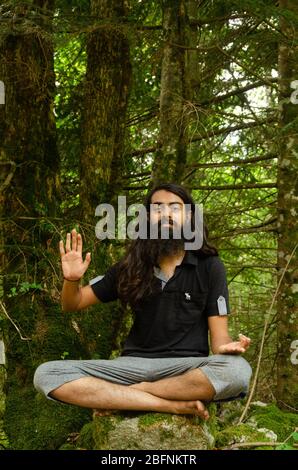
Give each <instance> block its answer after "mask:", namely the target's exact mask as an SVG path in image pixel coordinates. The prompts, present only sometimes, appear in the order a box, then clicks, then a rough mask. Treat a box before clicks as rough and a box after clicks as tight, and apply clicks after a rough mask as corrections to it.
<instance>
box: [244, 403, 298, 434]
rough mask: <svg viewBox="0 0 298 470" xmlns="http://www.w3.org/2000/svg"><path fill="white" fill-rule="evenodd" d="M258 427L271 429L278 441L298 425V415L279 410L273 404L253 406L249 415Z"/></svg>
mask: <svg viewBox="0 0 298 470" xmlns="http://www.w3.org/2000/svg"><path fill="white" fill-rule="evenodd" d="M250 418H253V419H254V420H255V421H256V422H257V424H258V427H259V428H266V429H270V430H272V431H273V432H274V433H275V434H276V435H277V437H278V441H281V442H282V441H284V440H285V439H286V438H287V437H288V436H289V435H290V434H291V433H292V432H293V431H294V430H295V428H297V427H298V415H297V414H294V413H290V412H288V411H282V410H280V409H279V408H278V407H277V406H276V405H275V404H271V405H267V406H264V407H260V406H257V407H256V406H254V407H253V411H252V413H251V415H250Z"/></svg>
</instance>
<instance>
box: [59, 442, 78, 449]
mask: <svg viewBox="0 0 298 470" xmlns="http://www.w3.org/2000/svg"><path fill="white" fill-rule="evenodd" d="M59 450H76V446H75V445H74V444H69V443H68V442H67V443H66V444H63V445H62V446H60V447H59Z"/></svg>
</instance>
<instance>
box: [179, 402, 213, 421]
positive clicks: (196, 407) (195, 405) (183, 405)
mask: <svg viewBox="0 0 298 470" xmlns="http://www.w3.org/2000/svg"><path fill="white" fill-rule="evenodd" d="M172 412H173V413H176V414H194V415H197V416H200V418H202V419H204V420H207V419H209V413H208V410H206V408H205V406H204V404H203V403H202V402H201V401H199V400H196V401H175V402H173V411H172Z"/></svg>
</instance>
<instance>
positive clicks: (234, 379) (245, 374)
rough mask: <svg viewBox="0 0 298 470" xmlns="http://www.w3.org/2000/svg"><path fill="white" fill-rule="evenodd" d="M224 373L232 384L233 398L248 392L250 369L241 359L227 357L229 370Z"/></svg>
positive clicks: (238, 357) (239, 357)
mask: <svg viewBox="0 0 298 470" xmlns="http://www.w3.org/2000/svg"><path fill="white" fill-rule="evenodd" d="M226 373H227V374H228V375H229V377H230V382H231V383H232V384H233V388H234V393H235V396H237V395H240V394H241V393H242V394H246V393H247V392H248V389H249V383H250V379H251V375H252V368H251V366H250V365H249V363H248V362H247V361H246V360H245V359H244V358H243V357H241V356H232V355H231V356H229V370H228V371H226ZM237 392H238V393H237Z"/></svg>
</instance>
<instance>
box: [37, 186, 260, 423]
mask: <svg viewBox="0 0 298 470" xmlns="http://www.w3.org/2000/svg"><path fill="white" fill-rule="evenodd" d="M187 207H191V210H190V211H187V210H186V208H187ZM194 207H195V204H194V201H193V199H192V198H191V196H190V195H189V194H188V193H187V192H186V191H185V189H184V188H182V187H181V186H179V185H176V184H171V183H167V184H162V185H159V186H157V187H155V188H154V189H153V190H152V191H151V192H150V193H149V195H148V197H147V200H146V209H147V221H148V227H155V228H156V227H157V228H158V230H157V233H158V236H157V238H155V239H150V238H147V239H146V238H145V239H141V238H138V239H136V240H134V241H133V242H132V243H131V245H130V247H129V248H128V251H127V253H126V255H125V256H124V258H123V259H122V260H120V261H119V262H118V263H116V264H114V265H113V266H111V268H110V269H109V270H108V271H107V272H106V274H105V276H104V277H103V278H102V279H100V280H98V279H97V278H95V280H93V281H91V282H90V283H89V285H87V286H84V287H81V286H80V285H79V283H80V280H81V278H82V276H83V275H84V273H85V272H86V270H87V268H88V266H89V264H90V261H91V255H90V253H87V255H86V258H85V261H83V259H82V237H81V235H80V234H77V233H76V231H75V229H74V230H72V233H71V234H70V233H68V234H67V238H66V246H65V250H64V244H63V241H62V240H61V241H60V254H61V261H62V270H63V275H64V284H63V289H62V307H63V310H64V311H75V310H82V309H84V308H86V307H88V306H90V305H93V304H95V303H98V302H100V301H101V302H109V301H113V300H116V299H117V298H119V299H121V301H122V302H123V304H130V305H131V307H132V309H133V312H134V316H135V318H134V324H133V326H132V328H131V331H130V333H129V335H128V337H127V339H126V342H125V345H124V348H123V351H122V354H121V356H120V357H117V358H116V359H112V360H103V359H100V360H86V361H85V360H63V361H51V362H47V363H45V364H42V365H41V366H39V367H38V369H37V370H36V373H35V376H34V384H35V387H36V388H37V390H39V391H42V392H43V393H44V394H45V395H46V396H47V397H48V398H49V399H54V400H58V401H62V402H65V403H71V404H75V405H79V406H83V407H90V408H97V409H124V410H150V411H158V412H167V413H174V414H197V415H199V416H201V417H202V418H203V419H208V417H209V415H208V411H207V410H206V408H205V405H204V403H205V402H209V401H212V400H215V401H217V400H218V401H220V400H228V399H234V398H239V397H243V396H245V394H246V392H247V390H248V386H249V380H250V376H251V367H250V365H249V364H248V363H247V361H246V360H245V359H243V358H242V357H241V356H240V355H241V353H244V352H245V351H246V349H247V348H248V346H249V343H250V339H249V338H247V337H245V336H243V335H239V341H232V339H231V338H230V337H229V334H228V324H227V314H228V313H229V302H228V289H227V281H226V275H225V268H224V265H223V263H222V261H221V260H220V258H219V256H218V253H217V250H216V249H215V248H214V247H212V246H211V245H210V244H209V243H208V241H207V235H208V231H207V227H206V226H204V231H203V233H204V236H203V244H202V246H201V248H200V249H198V250H187V251H186V250H185V238H184V237H183V236H181V237H180V238H178V239H177V238H174V237H173V231H174V228H176V229H177V228H179V227H180V228H181V227H182V226H183V224H185V223H186V221H187V220H188V221H189V220H191V224H192V227H194V224H193V217H194V212H195V211H194ZM166 226H167V227H168V233H169V237H168V238H165V239H164V238H163V237H162V236H161V234H162V233H164V232H162V229H163V228H165V227H166ZM181 232H182V231H181ZM208 330H209V332H210V343H211V349H212V352H213V355H211V356H208V354H209V346H208Z"/></svg>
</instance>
